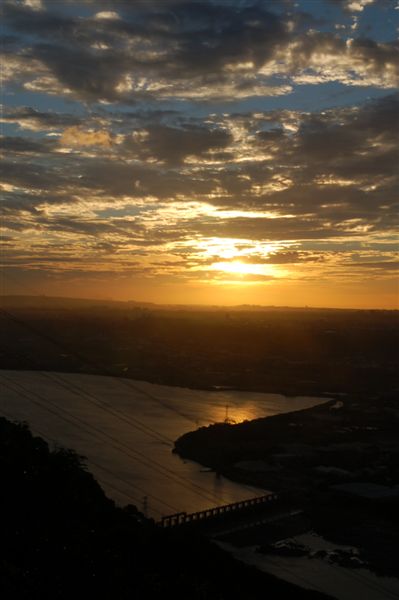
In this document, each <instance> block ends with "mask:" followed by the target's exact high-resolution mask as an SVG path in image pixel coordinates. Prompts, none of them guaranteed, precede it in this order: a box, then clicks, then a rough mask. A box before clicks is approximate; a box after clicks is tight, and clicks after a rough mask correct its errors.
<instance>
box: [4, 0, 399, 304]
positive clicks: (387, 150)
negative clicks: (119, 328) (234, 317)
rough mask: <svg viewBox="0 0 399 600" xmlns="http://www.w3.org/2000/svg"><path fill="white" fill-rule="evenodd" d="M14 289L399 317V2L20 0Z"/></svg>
mask: <svg viewBox="0 0 399 600" xmlns="http://www.w3.org/2000/svg"><path fill="white" fill-rule="evenodd" d="M0 18H1V22H2V29H1V52H2V58H1V79H2V87H1V113H0V121H1V146H2V148H1V152H2V159H1V172H0V182H1V183H0V189H1V200H2V217H1V225H2V251H1V260H2V293H3V294H40V295H42V294H44V295H49V296H69V297H86V298H104V299H115V300H137V301H149V302H156V303H166V304H170V303H173V304H211V305H214V304H223V305H236V304H256V305H266V306H267V305H280V306H328V307H341V308H342V307H348V308H398V271H397V267H398V264H399V261H398V259H397V250H398V242H397V235H396V233H397V225H398V204H397V198H396V197H397V192H398V189H399V187H398V181H397V179H398V173H399V169H398V131H399V96H398V93H397V90H398V81H399V60H398V57H399V44H398V42H397V37H398V36H397V34H398V25H399V4H398V3H397V2H396V0H303V1H298V2H297V1H291V0H269V1H265V0H263V1H262V0H198V1H197V0H158V1H157V2H154V1H152V0H145V1H144V0H131V1H130V2H127V1H125V2H120V1H117V0H115V1H112V0H110V1H100V0H79V1H78V2H75V1H74V0H70V1H68V0H64V1H62V2H60V1H59V0H5V1H4V2H3V3H2V7H1V16H0Z"/></svg>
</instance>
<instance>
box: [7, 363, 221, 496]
mask: <svg viewBox="0 0 399 600" xmlns="http://www.w3.org/2000/svg"><path fill="white" fill-rule="evenodd" d="M1 377H3V379H6V380H7V381H8V382H10V378H9V377H7V376H6V375H4V374H3V373H1ZM11 384H12V385H14V386H17V388H19V389H21V390H22V392H23V395H25V397H26V394H29V395H31V396H35V397H36V398H39V400H42V401H44V402H45V404H44V405H43V404H42V403H41V402H37V401H35V400H33V399H32V398H29V397H28V398H27V399H28V400H30V401H31V402H33V403H34V404H39V406H41V407H42V408H44V409H45V410H47V411H49V412H51V413H53V414H55V415H56V416H57V417H58V418H61V419H63V420H64V421H66V422H69V423H72V425H74V426H76V424H75V423H74V422H73V421H72V422H71V419H70V418H68V417H64V416H63V415H62V414H60V412H59V410H61V411H62V412H64V413H66V414H67V415H69V417H71V418H72V419H73V420H75V421H77V422H78V427H80V428H81V429H83V430H84V431H86V433H90V434H91V435H92V436H94V437H96V434H93V433H92V431H90V430H88V428H90V429H92V430H93V431H95V432H96V433H97V435H98V434H100V435H101V436H103V437H105V438H107V439H109V440H111V442H112V444H111V446H113V447H114V448H116V449H117V450H119V451H120V452H122V453H123V454H125V455H127V456H130V457H132V458H133V459H134V460H136V461H137V462H140V463H142V464H144V465H145V466H147V467H149V468H151V469H153V470H155V471H157V472H159V473H161V475H163V476H164V477H166V478H168V479H170V480H172V481H174V482H175V483H178V484H179V485H181V486H182V487H185V488H186V489H188V490H189V491H190V492H191V493H195V494H197V495H198V496H202V497H203V498H205V499H206V500H208V501H210V502H215V500H216V501H217V502H222V503H223V502H225V500H224V499H223V498H221V497H218V496H216V494H214V495H213V497H211V496H209V495H208V493H207V491H206V490H204V489H203V488H201V487H200V486H199V485H197V484H195V483H192V482H191V484H190V483H189V484H188V485H187V482H186V480H185V479H184V478H183V477H181V476H179V475H177V474H175V473H174V472H173V471H172V470H171V469H169V468H168V467H165V466H164V465H162V464H160V463H158V462H157V461H155V460H153V459H149V458H147V457H146V456H145V455H144V454H143V453H142V452H140V451H138V450H133V449H132V448H130V447H129V446H128V445H127V444H124V443H123V442H120V441H119V440H117V439H116V438H114V437H113V436H111V435H110V434H108V433H106V432H104V431H102V430H101V429H99V428H98V427H95V426H94V425H90V424H88V423H86V422H85V421H83V420H82V419H80V418H79V417H78V416H76V415H72V414H71V413H70V412H68V411H67V410H66V409H65V408H62V409H60V407H57V408H58V411H57V410H55V409H54V408H49V407H48V406H47V404H48V401H47V400H46V399H45V398H43V397H42V396H40V395H39V394H37V393H36V392H33V391H32V390H26V388H24V387H23V386H22V385H21V384H19V383H16V382H15V381H12V380H11ZM5 385H6V387H8V388H9V389H11V390H12V391H14V392H15V391H16V390H15V387H14V389H13V388H12V386H10V385H9V384H8V385H7V384H5ZM17 393H18V390H17ZM19 395H21V394H19ZM189 486H190V487H189Z"/></svg>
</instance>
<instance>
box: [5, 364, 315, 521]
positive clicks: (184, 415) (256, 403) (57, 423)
mask: <svg viewBox="0 0 399 600" xmlns="http://www.w3.org/2000/svg"><path fill="white" fill-rule="evenodd" d="M0 383H1V384H2V394H1V398H0V412H1V413H2V414H4V415H5V416H9V417H10V416H11V417H13V418H14V419H18V420H24V421H27V422H28V423H29V425H30V426H31V428H32V430H33V431H34V432H37V433H38V434H39V435H43V436H44V437H46V438H47V439H48V440H49V441H56V442H57V443H59V444H62V445H64V446H67V447H70V448H73V449H74V450H76V451H77V452H78V453H79V454H82V455H84V456H86V457H87V459H88V466H89V468H90V470H91V471H92V472H93V474H94V475H95V477H96V478H97V479H98V480H99V481H100V482H101V485H102V486H103V488H104V489H105V491H106V492H107V494H108V495H109V496H110V497H112V498H114V499H115V500H116V501H117V502H120V503H122V504H126V503H128V502H130V503H134V504H136V505H138V506H139V508H140V509H144V508H145V509H146V511H147V512H148V514H149V515H151V516H153V517H154V518H159V516H161V515H164V514H170V513H171V512H178V511H187V512H194V511H197V510H203V509H205V508H208V507H211V506H214V505H217V504H228V503H230V502H237V501H239V500H243V499H246V498H250V497H252V496H257V495H261V494H262V493H264V490H259V489H256V488H252V487H249V486H245V485H240V484H237V483H234V482H232V481H229V480H227V479H225V478H224V477H219V476H217V475H216V474H215V473H212V472H209V471H207V470H206V469H204V468H203V467H201V465H198V464H196V463H193V462H191V461H183V460H181V459H180V458H179V457H178V456H177V455H176V454H173V453H172V451H171V450H172V447H173V441H174V440H175V439H176V438H177V437H179V436H180V435H182V434H183V433H185V432H187V431H190V430H193V429H196V428H197V427H198V426H201V425H208V424H209V423H213V422H217V421H223V420H224V419H225V417H226V406H228V417H229V418H231V419H234V420H235V421H236V422H240V421H243V420H245V419H248V420H250V419H254V418H258V417H263V416H270V415H273V414H277V413H282V412H289V411H293V410H298V409H300V408H306V407H310V406H314V405H315V404H318V403H320V402H321V401H322V400H321V399H318V398H289V399H288V398H285V397H284V396H280V395H278V394H260V393H247V392H237V391H233V390H223V391H217V392H207V391H199V390H188V389H184V388H175V387H168V386H160V385H153V384H149V383H146V382H133V381H129V380H120V379H117V378H112V377H101V376H93V375H80V374H54V373H51V374H46V373H40V372H29V371H23V372H21V371H18V372H16V371H1V372H0ZM50 411H51V412H50ZM145 498H146V499H145Z"/></svg>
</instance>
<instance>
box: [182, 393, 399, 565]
mask: <svg viewBox="0 0 399 600" xmlns="http://www.w3.org/2000/svg"><path fill="white" fill-rule="evenodd" d="M398 431H399V411H398V410H397V404H396V401H395V399H394V397H393V396H389V395H385V396H379V397H364V396H351V397H346V398H345V399H343V400H342V399H340V400H338V401H330V402H328V403H327V404H324V405H322V406H316V407H313V408H309V409H307V410H302V411H297V412H294V413H291V414H285V415H276V416H272V417H269V418H265V419H257V420H254V421H251V422H248V423H241V424H238V425H230V424H226V423H219V424H216V425H212V426H209V427H204V428H200V429H198V430H197V431H193V432H191V433H188V434H186V435H184V436H182V437H181V438H179V439H178V440H177V441H176V443H175V451H176V452H177V453H178V454H179V455H180V456H182V457H185V458H190V459H191V460H196V461H198V462H200V463H201V464H203V465H206V466H207V467H210V468H213V469H215V471H217V472H218V473H221V474H223V475H225V476H226V477H229V478H231V479H233V480H235V481H240V482H241V483H246V484H250V485H256V486H259V487H265V488H266V489H271V490H273V491H275V492H278V493H280V494H281V495H282V496H283V497H284V498H285V500H286V501H287V502H288V503H289V504H290V505H291V507H292V508H295V509H303V510H304V513H305V515H306V517H307V519H308V520H309V529H312V530H314V531H315V532H317V533H319V534H320V535H322V536H324V537H325V538H327V539H329V540H331V541H333V542H335V543H337V544H347V545H353V546H355V547H356V548H358V549H359V553H360V559H361V560H362V561H363V562H364V563H365V564H367V565H368V566H369V567H370V568H371V569H372V570H373V571H374V572H375V573H378V574H380V575H393V576H395V575H396V574H397V573H398V570H399V561H398V558H397V553H396V542H395V539H397V536H398V535H399V522H398V517H397V512H398V511H397V509H398V504H399V488H398V484H399V441H398V440H399V437H398ZM240 535H242V534H240ZM237 540H238V538H237ZM229 541H231V540H229ZM233 541H234V540H233ZM264 542H265V545H266V543H268V540H267V539H266V538H265V540H264ZM257 543H261V540H259V539H257Z"/></svg>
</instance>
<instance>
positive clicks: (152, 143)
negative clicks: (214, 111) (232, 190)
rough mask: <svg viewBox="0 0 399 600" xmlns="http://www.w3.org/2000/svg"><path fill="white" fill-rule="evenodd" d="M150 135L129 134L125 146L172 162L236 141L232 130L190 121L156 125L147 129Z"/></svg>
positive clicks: (220, 147)
mask: <svg viewBox="0 0 399 600" xmlns="http://www.w3.org/2000/svg"><path fill="white" fill-rule="evenodd" d="M145 133H146V138H145V139H144V140H140V141H136V140H135V138H134V137H133V138H128V139H127V141H126V142H125V146H126V147H127V148H128V149H132V150H136V151H137V152H138V153H139V154H140V153H141V154H142V155H143V156H145V155H147V156H150V157H154V158H156V159H158V160H161V161H165V162H166V163H170V164H177V163H181V162H182V161H183V160H184V158H185V157H186V156H190V155H191V156H203V155H205V154H206V153H207V152H209V151H210V150H216V149H223V148H225V147H227V146H228V145H229V143H231V141H232V136H231V134H230V133H229V132H228V131H225V130H222V129H209V128H208V127H205V126H199V125H193V124H186V125H185V126H183V127H169V126H167V125H161V124H159V125H153V126H150V127H148V128H147V129H146V130H145Z"/></svg>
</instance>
